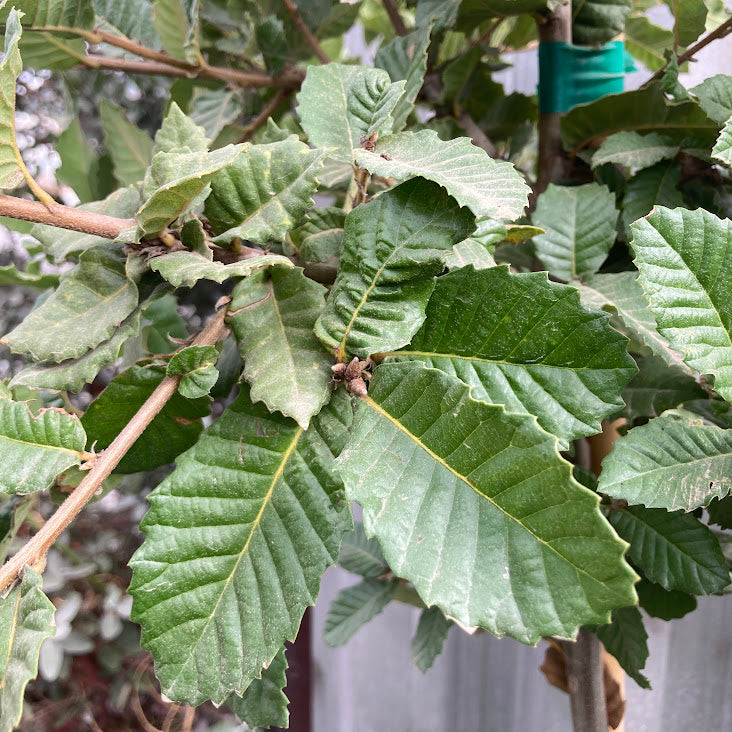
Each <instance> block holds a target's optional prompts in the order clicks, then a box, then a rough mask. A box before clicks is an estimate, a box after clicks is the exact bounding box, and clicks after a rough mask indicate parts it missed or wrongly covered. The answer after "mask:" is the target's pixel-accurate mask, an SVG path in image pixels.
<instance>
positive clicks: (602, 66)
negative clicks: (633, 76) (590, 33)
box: [539, 41, 626, 114]
mask: <svg viewBox="0 0 732 732" xmlns="http://www.w3.org/2000/svg"><path fill="white" fill-rule="evenodd" d="M625 70H626V58H625V49H624V44H623V42H622V41H611V42H610V43H606V44H605V45H604V46H602V47H601V48H588V47H587V46H573V45H572V44H571V43H559V42H549V43H540V44H539V111H541V112H542V114H552V113H554V112H568V111H569V110H570V109H572V107H576V106H577V105H578V104H586V103H587V102H593V101H595V99H600V97H604V96H605V95H606V94H617V93H619V92H622V91H623V77H624V75H625Z"/></svg>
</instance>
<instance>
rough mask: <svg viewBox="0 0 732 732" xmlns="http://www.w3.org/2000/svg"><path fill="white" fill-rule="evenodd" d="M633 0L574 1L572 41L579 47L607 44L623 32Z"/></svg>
mask: <svg viewBox="0 0 732 732" xmlns="http://www.w3.org/2000/svg"><path fill="white" fill-rule="evenodd" d="M632 7H633V0H587V1H586V2H582V1H581V0H572V40H573V42H574V43H576V44H578V45H584V46H595V45H601V44H603V43H607V42H608V41H610V40H611V39H613V38H615V36H617V35H618V33H622V32H623V28H624V27H625V21H626V18H627V17H628V13H630V11H631V9H632Z"/></svg>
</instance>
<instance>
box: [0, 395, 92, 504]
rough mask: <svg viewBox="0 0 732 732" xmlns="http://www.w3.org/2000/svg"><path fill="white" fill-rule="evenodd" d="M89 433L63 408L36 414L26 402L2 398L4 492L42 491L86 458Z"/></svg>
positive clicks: (0, 476) (0, 424)
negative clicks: (87, 434) (85, 432)
mask: <svg viewBox="0 0 732 732" xmlns="http://www.w3.org/2000/svg"><path fill="white" fill-rule="evenodd" d="M85 444H86V435H85V434H84V430H83V429H82V426H81V424H80V422H79V420H78V419H77V418H76V417H72V416H71V415H70V414H67V413H66V412H64V411H62V410H61V409H42V410H41V411H40V412H39V413H38V415H37V416H34V415H33V414H32V413H31V411H30V409H29V408H28V405H27V404H26V403H25V402H13V401H10V400H9V399H0V462H1V463H2V466H3V469H2V471H0V491H1V492H3V493H33V492H34V491H42V490H44V489H46V488H48V486H49V485H50V484H51V482H52V481H53V479H54V478H55V477H56V476H57V475H58V474H59V473H62V472H63V471H64V470H66V468H69V467H71V466H72V465H79V463H80V462H81V461H82V460H83V459H84V458H85V453H84V445H85Z"/></svg>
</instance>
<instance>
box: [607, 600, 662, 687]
mask: <svg viewBox="0 0 732 732" xmlns="http://www.w3.org/2000/svg"><path fill="white" fill-rule="evenodd" d="M594 631H595V634H596V635H597V637H598V638H599V639H600V640H601V641H602V644H603V645H604V646H605V650H606V651H607V652H608V653H609V654H610V655H611V656H614V657H615V658H616V659H617V661H618V663H619V664H620V665H621V667H622V668H623V670H624V671H625V673H626V674H628V676H630V678H631V679H633V681H635V683H636V684H638V686H640V687H641V689H650V688H651V684H650V682H649V681H648V679H647V678H646V677H645V676H644V675H643V674H642V673H641V671H642V670H643V669H644V668H645V665H646V661H647V660H648V633H646V629H645V628H644V627H643V618H642V617H641V614H640V611H639V610H638V608H637V607H621V608H618V609H617V610H614V611H613V619H612V623H611V624H610V625H600V626H598V627H596V628H594Z"/></svg>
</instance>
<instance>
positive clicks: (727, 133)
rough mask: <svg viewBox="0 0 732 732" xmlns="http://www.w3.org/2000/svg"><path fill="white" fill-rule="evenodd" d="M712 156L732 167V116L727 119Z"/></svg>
mask: <svg viewBox="0 0 732 732" xmlns="http://www.w3.org/2000/svg"><path fill="white" fill-rule="evenodd" d="M712 157H713V158H714V159H715V160H718V161H719V162H720V163H723V164H724V165H726V166H727V167H728V168H732V117H730V118H729V119H728V120H727V122H726V123H725V125H724V127H723V128H722V131H721V132H720V133H719V137H718V138H717V142H716V143H715V145H714V147H713V148H712Z"/></svg>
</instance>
